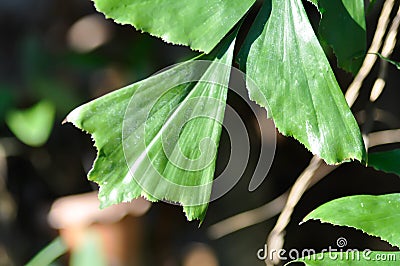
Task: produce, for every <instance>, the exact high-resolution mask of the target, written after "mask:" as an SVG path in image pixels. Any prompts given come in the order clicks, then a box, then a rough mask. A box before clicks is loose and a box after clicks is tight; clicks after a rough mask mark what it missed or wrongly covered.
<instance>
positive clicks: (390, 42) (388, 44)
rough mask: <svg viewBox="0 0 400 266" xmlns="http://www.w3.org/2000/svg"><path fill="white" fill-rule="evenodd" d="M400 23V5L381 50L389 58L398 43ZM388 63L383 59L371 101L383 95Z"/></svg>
mask: <svg viewBox="0 0 400 266" xmlns="http://www.w3.org/2000/svg"><path fill="white" fill-rule="evenodd" d="M399 25H400V6H399V9H398V10H397V14H396V16H395V17H394V19H393V21H392V24H391V26H390V28H389V32H388V34H387V36H386V39H385V43H384V44H383V47H382V52H381V54H382V56H384V57H387V58H388V57H390V55H391V54H392V53H393V49H394V47H395V45H396V36H397V31H398V29H399ZM387 65H388V62H387V61H386V60H383V59H381V64H380V69H379V74H378V78H377V79H376V81H375V83H374V86H373V87H372V90H371V95H370V97H369V100H370V101H371V102H375V101H376V99H378V97H379V96H380V95H381V93H382V91H383V88H384V87H385V83H386V82H385V77H386V73H387Z"/></svg>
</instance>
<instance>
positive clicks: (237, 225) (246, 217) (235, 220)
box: [208, 191, 289, 239]
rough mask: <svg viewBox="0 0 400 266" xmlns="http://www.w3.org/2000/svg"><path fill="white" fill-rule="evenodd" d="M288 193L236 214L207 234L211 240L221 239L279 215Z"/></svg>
mask: <svg viewBox="0 0 400 266" xmlns="http://www.w3.org/2000/svg"><path fill="white" fill-rule="evenodd" d="M288 195H289V191H286V192H285V193H283V194H282V195H280V196H279V197H277V198H275V199H274V200H272V201H270V202H268V203H267V204H264V205H263V206H261V207H258V208H255V209H252V210H249V211H246V212H242V213H239V214H236V215H234V216H232V217H229V218H227V219H225V220H222V221H220V222H218V223H216V224H213V225H212V226H210V227H209V228H208V234H209V236H210V237H211V238H212V239H217V238H221V237H223V236H226V235H229V234H231V233H233V232H235V231H238V230H240V229H244V228H246V227H249V226H252V225H255V224H258V223H261V222H263V221H265V220H268V219H270V218H272V217H274V216H275V215H277V214H279V213H280V212H281V211H282V209H283V207H284V206H285V204H286V200H287V197H288Z"/></svg>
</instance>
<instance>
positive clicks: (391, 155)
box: [368, 149, 400, 176]
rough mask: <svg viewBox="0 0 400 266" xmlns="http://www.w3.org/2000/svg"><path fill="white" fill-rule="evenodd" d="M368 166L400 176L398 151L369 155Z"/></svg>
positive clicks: (399, 150) (399, 155) (399, 154)
mask: <svg viewBox="0 0 400 266" xmlns="http://www.w3.org/2000/svg"><path fill="white" fill-rule="evenodd" d="M368 166H372V167H373V168H375V169H376V170H380V171H383V172H386V173H393V174H396V175H398V176H400V149H395V150H390V151H384V152H374V153H369V154H368Z"/></svg>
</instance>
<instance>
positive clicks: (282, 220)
mask: <svg viewBox="0 0 400 266" xmlns="http://www.w3.org/2000/svg"><path fill="white" fill-rule="evenodd" d="M393 5H394V1H393V0H387V1H386V2H385V4H384V6H383V9H382V12H381V15H380V17H379V21H378V26H377V29H376V31H375V34H374V38H373V41H372V44H371V46H370V48H369V50H368V54H367V55H366V57H365V59H364V62H363V64H362V66H361V69H360V71H359V72H358V74H357V76H356V77H355V79H354V80H353V82H352V83H351V84H350V86H349V88H348V90H347V92H346V95H345V97H346V101H347V103H348V105H349V106H350V107H351V106H353V104H354V102H355V100H356V99H357V97H358V95H359V91H360V88H361V85H362V82H363V81H364V79H365V77H367V76H368V74H369V73H370V71H371V69H372V66H373V65H374V64H375V62H376V55H371V54H370V53H376V51H378V50H379V48H380V47H381V44H382V38H383V36H384V35H385V32H386V29H387V26H388V22H389V17H390V13H391V11H392V9H393ZM393 24H394V23H393ZM387 38H389V35H388V37H387ZM385 43H386V41H385ZM367 124H368V122H367ZM367 126H368V125H367ZM366 134H367V133H366ZM364 140H365V142H366V143H367V145H366V146H368V138H367V137H365V138H364ZM323 165H324V164H323V162H322V160H321V159H319V158H317V157H316V156H314V157H313V158H312V160H311V162H310V164H309V165H308V167H307V168H306V169H305V170H304V171H303V173H302V174H301V175H300V176H299V177H298V178H297V180H296V182H295V184H294V185H293V187H292V189H291V190H290V193H289V197H288V201H287V203H286V205H285V208H284V209H283V211H282V213H281V214H280V216H279V218H278V221H277V223H276V224H275V227H274V228H273V229H272V231H271V232H270V234H269V236H268V238H267V246H268V248H269V249H270V250H280V249H281V248H282V247H283V244H284V234H285V228H286V226H287V225H288V223H289V221H290V219H291V216H292V213H293V210H294V207H295V206H296V205H297V203H298V202H299V200H300V198H301V197H302V196H303V194H304V193H305V191H307V189H309V188H310V187H311V186H312V185H313V184H315V183H317V182H318V181H319V180H321V179H322V178H323V177H325V176H326V175H327V174H328V173H329V172H331V171H333V169H335V168H336V167H335V166H331V169H329V170H328V169H326V173H325V174H322V175H317V170H318V169H319V168H320V167H321V166H323ZM265 263H266V265H267V266H270V265H276V264H277V263H279V258H278V257H273V258H267V259H266V260H265Z"/></svg>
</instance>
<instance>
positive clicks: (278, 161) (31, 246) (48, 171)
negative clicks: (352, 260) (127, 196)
mask: <svg viewBox="0 0 400 266" xmlns="http://www.w3.org/2000/svg"><path fill="white" fill-rule="evenodd" d="M382 2H383V1H377V4H376V6H375V8H374V9H373V10H372V11H371V12H370V13H369V14H368V17H367V29H369V30H368V43H370V41H371V39H372V36H373V32H372V31H371V30H373V29H374V28H375V26H376V23H377V16H378V14H379V12H380V8H381V5H382ZM305 6H306V8H307V11H308V12H309V16H310V19H311V20H312V23H313V25H314V26H315V25H317V24H318V18H319V16H318V13H317V11H316V10H315V8H314V7H313V6H312V5H310V4H308V3H305ZM93 14H97V12H96V11H95V9H94V7H93V3H92V2H90V1H88V0H70V1H61V0H36V1H34V0H2V1H0V38H1V42H0V117H1V121H2V123H1V124H0V145H2V146H3V148H4V149H5V152H6V162H7V168H6V176H5V182H6V189H7V191H8V192H9V193H10V195H11V196H12V200H10V199H4V197H2V198H0V200H2V201H3V202H2V203H1V204H0V206H3V207H4V206H11V207H12V209H13V210H12V211H11V212H9V213H8V214H7V213H6V212H4V213H1V215H0V218H1V220H0V265H22V264H24V263H26V262H27V261H28V260H29V259H30V258H31V257H32V256H33V255H34V254H36V253H37V252H38V251H40V250H41V249H42V248H43V247H44V246H45V245H46V244H47V243H49V242H50V241H51V240H52V239H53V238H54V237H56V236H57V235H58V232H57V231H56V230H55V229H52V228H51V227H50V226H49V225H48V222H47V213H48V211H49V209H50V206H51V204H52V202H53V201H54V200H55V199H57V198H59V197H63V196H67V195H73V194H78V193H83V192H88V191H92V190H95V189H97V186H96V185H95V184H92V183H90V182H89V181H87V180H86V173H87V171H88V170H89V169H90V167H91V163H92V161H93V159H94V157H95V148H94V147H93V143H92V141H91V139H90V137H89V136H88V135H86V134H84V133H82V132H80V130H78V129H76V128H74V127H73V126H72V125H71V124H66V125H61V122H62V120H63V119H64V118H65V116H66V115H67V114H68V112H69V111H71V110H72V109H73V108H74V107H76V106H79V105H80V104H82V103H84V102H87V101H89V100H90V99H93V98H95V97H98V96H100V95H103V94H105V93H107V92H109V91H112V90H115V89H118V88H120V87H123V86H125V85H127V84H130V83H133V82H135V81H137V80H140V79H143V78H145V77H147V76H149V75H151V74H153V73H154V72H156V71H158V70H160V69H162V68H164V67H167V66H169V65H171V64H173V63H177V62H180V61H183V60H185V59H187V58H191V57H193V56H194V55H197V53H195V52H193V51H190V49H189V48H187V47H181V46H173V45H169V44H166V43H164V42H162V41H161V40H160V39H157V38H154V37H150V36H149V35H148V34H140V33H139V32H137V31H136V30H135V29H134V28H133V27H130V26H121V25H117V24H114V23H113V22H112V21H111V20H107V21H106V20H103V16H102V15H101V14H98V16H99V18H101V19H100V20H103V23H102V24H101V27H104V28H106V29H107V31H108V33H109V39H108V40H107V41H106V42H105V43H103V44H102V45H100V46H99V47H97V48H95V49H92V50H90V51H82V50H79V48H76V47H74V46H73V45H72V44H71V41H70V39H69V37H68V36H69V34H71V33H70V31H71V28H72V26H73V25H74V24H75V23H76V22H77V21H79V20H80V19H82V18H85V17H87V16H91V15H93ZM255 14H256V9H253V10H252V11H251V12H250V14H249V16H248V18H247V20H246V21H245V23H244V28H245V29H246V28H248V27H249V26H250V23H249V22H250V21H251V20H252V19H253V18H254V15H255ZM245 29H244V30H242V33H241V35H240V36H239V45H237V47H240V41H241V39H242V38H243V37H244V36H245ZM89 39H90V38H89ZM236 49H238V48H236ZM399 50H400V49H398V46H397V47H396V48H395V52H394V54H393V56H392V58H394V59H397V61H398V59H399V58H400V52H399ZM328 54H330V60H331V63H332V66H333V67H334V71H335V74H336V76H337V78H338V81H339V83H340V85H341V87H342V88H343V89H345V88H347V86H348V85H349V84H350V82H351V79H352V77H351V75H349V74H347V73H345V72H344V71H342V70H339V69H337V68H336V67H335V65H336V63H335V61H336V59H335V58H334V57H333V56H332V54H331V53H330V52H329V51H328ZM377 65H379V64H377ZM376 75H377V67H375V68H374V69H373V72H372V74H371V76H370V77H369V78H367V80H366V82H365V84H364V86H363V90H362V92H361V95H360V97H359V99H358V100H357V102H356V104H355V106H354V108H353V111H354V113H355V114H357V113H358V112H359V111H360V110H362V109H364V108H365V107H366V104H367V103H366V102H367V100H368V97H369V91H370V89H371V85H372V83H373V81H374V78H375V77H376ZM399 79H400V75H399V72H398V70H396V68H395V67H392V66H389V69H388V79H387V85H386V89H385V91H384V93H383V95H382V96H381V97H380V98H379V99H378V101H377V103H376V107H377V108H380V109H384V110H386V111H388V112H389V113H390V114H391V115H392V116H393V117H394V119H392V122H391V123H390V124H387V123H382V122H379V121H378V122H376V123H375V124H374V127H373V130H374V131H376V130H382V129H390V128H398V127H399V126H400V120H399V119H398V118H399V117H400V109H399V108H398V103H397V99H399V97H400V92H399V90H398V88H399V84H400V83H399V82H400V81H399ZM42 99H47V100H49V101H51V102H52V103H54V105H55V106H56V109H57V111H56V119H55V121H54V126H53V129H52V133H51V135H50V138H49V140H48V141H47V143H46V144H44V145H43V146H41V147H37V148H34V147H30V146H27V145H25V144H23V143H21V142H20V141H19V140H17V139H16V138H15V137H14V135H13V134H12V132H11V131H10V130H9V128H8V127H7V125H6V124H5V123H4V122H3V121H4V118H5V116H6V114H7V112H9V111H10V110H12V109H15V108H28V107H30V106H32V105H33V104H35V103H36V102H38V101H40V100H42ZM229 103H230V104H231V105H233V106H236V107H237V108H238V109H240V110H239V112H240V113H241V115H242V116H243V118H244V120H245V121H247V122H246V125H247V126H248V130H249V132H250V136H251V138H252V147H251V148H252V152H253V153H252V156H251V159H253V160H256V159H257V153H258V152H259V139H258V134H257V133H256V131H257V130H256V128H255V127H254V123H253V122H252V121H254V117H252V116H251V114H250V113H249V110H247V109H246V108H245V107H244V106H242V105H241V104H240V103H239V102H238V100H237V99H236V98H235V97H234V96H232V95H230V96H229ZM356 117H357V116H356ZM277 139H278V143H277V150H276V155H275V160H274V163H273V165H272V168H271V170H270V172H269V174H268V178H267V179H266V180H265V181H264V183H263V184H262V186H261V187H260V188H259V189H257V190H256V191H255V192H249V191H248V190H247V186H248V183H249V180H250V174H251V170H252V169H251V165H252V164H251V163H250V166H249V168H248V169H247V170H248V171H247V172H246V174H245V176H244V177H243V178H242V179H241V181H240V182H239V184H238V185H237V186H236V187H235V188H234V189H233V190H232V191H231V192H229V193H228V194H227V195H225V196H224V197H223V198H221V199H219V200H217V201H215V202H213V203H211V204H210V206H209V209H208V212H207V216H206V219H205V222H204V223H203V224H202V225H201V226H200V227H199V224H198V222H187V221H186V220H185V217H184V214H183V212H182V210H181V208H180V207H178V206H173V205H168V204H166V203H156V204H153V205H152V207H151V209H150V210H149V212H148V213H147V214H145V215H144V216H142V217H140V218H136V219H138V220H140V224H141V225H140V230H141V231H142V232H143V235H142V237H141V238H140V239H138V240H137V241H138V242H139V243H140V245H139V246H140V248H139V249H140V254H141V255H140V263H141V264H140V265H166V266H167V265H168V266H169V265H171V266H172V265H187V264H184V258H185V257H186V256H187V254H189V253H190V251H191V250H193V249H195V248H193V247H196V245H195V244H196V243H203V244H205V245H206V246H208V247H209V248H210V249H211V250H212V251H213V254H214V256H215V257H216V258H217V260H218V261H219V265H263V262H261V261H259V260H258V259H257V257H256V252H257V250H258V249H259V248H262V247H263V245H264V243H265V239H266V237H267V235H268V233H269V230H270V229H271V228H272V227H273V225H274V223H275V221H276V217H275V218H274V219H271V220H268V221H265V222H263V223H260V224H258V225H255V226H252V227H249V228H247V229H243V230H241V231H238V232H236V233H233V234H231V235H228V236H226V237H223V238H221V239H217V240H212V239H211V238H210V237H209V236H208V235H207V228H208V227H209V226H210V225H212V224H214V223H215V222H217V221H220V220H222V219H224V218H227V217H230V216H232V215H234V214H237V213H240V212H242V211H246V210H249V209H252V208H255V207H258V206H261V205H262V204H264V203H266V202H268V201H269V200H272V199H274V198H275V197H277V196H279V195H280V194H281V193H283V192H285V191H286V190H287V189H288V188H289V187H290V186H291V185H292V184H293V182H294V181H295V179H296V178H297V176H298V175H299V174H300V173H301V171H302V170H303V169H304V168H305V167H306V165H307V164H308V162H309V159H310V158H311V154H310V153H309V152H308V151H307V150H306V149H305V148H304V147H303V146H302V145H301V144H299V143H298V142H296V141H295V140H293V139H292V138H286V137H283V136H281V135H278V138H277ZM390 147H395V145H392V146H390ZM390 147H389V146H388V147H380V148H376V149H375V150H379V149H386V148H390ZM227 156H229V138H228V137H227V134H226V133H225V132H224V133H223V135H222V140H221V148H220V152H219V166H218V167H219V168H221V167H223V165H224V162H225V161H226V157H227ZM253 164H254V162H253ZM3 170H4V169H3ZM399 189H400V179H399V178H398V177H397V176H395V175H390V174H382V173H379V172H377V171H375V170H372V169H371V168H365V167H363V166H362V165H360V164H359V163H357V162H353V163H346V164H345V165H343V166H341V167H340V168H338V169H337V170H335V171H334V172H333V173H332V174H329V175H328V176H327V177H326V178H325V179H323V180H322V181H321V182H320V183H319V184H317V185H316V186H314V187H313V188H312V189H311V190H309V191H308V192H306V194H305V195H304V197H303V198H302V200H301V201H300V203H299V205H298V207H297V208H296V210H295V212H294V216H293V218H292V221H291V222H290V224H289V226H288V228H287V234H286V242H285V248H286V249H287V250H289V249H292V248H297V249H300V250H301V249H303V248H314V249H317V250H318V249H322V248H327V247H328V246H329V245H331V246H334V245H335V244H336V239H337V238H338V237H345V238H346V239H347V240H348V247H349V248H359V249H361V248H370V249H380V250H390V249H391V247H390V246H389V245H388V244H386V243H384V242H381V241H379V240H378V239H377V238H374V237H369V236H366V235H363V234H362V233H361V232H359V231H356V230H351V229H346V228H341V227H333V226H330V225H327V224H319V223H318V222H308V223H305V224H303V225H301V226H299V225H298V223H299V222H300V221H301V219H302V218H303V217H304V216H305V215H306V214H307V213H308V212H309V211H311V210H312V209H314V208H316V207H317V206H319V205H320V204H322V203H324V202H326V201H329V200H331V199H334V198H337V197H341V196H346V195H354V194H386V193H392V192H398V191H399ZM12 202H15V205H13V204H12ZM3 207H2V208H3ZM4 208H6V207H4ZM1 211H2V209H1V208H0V212H1ZM128 249H129V247H128ZM67 260H68V257H67V256H64V257H62V258H61V260H59V261H58V262H57V263H56V264H55V265H65V264H67Z"/></svg>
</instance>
